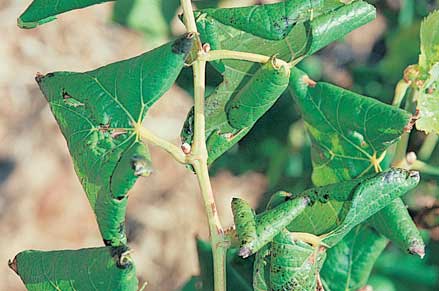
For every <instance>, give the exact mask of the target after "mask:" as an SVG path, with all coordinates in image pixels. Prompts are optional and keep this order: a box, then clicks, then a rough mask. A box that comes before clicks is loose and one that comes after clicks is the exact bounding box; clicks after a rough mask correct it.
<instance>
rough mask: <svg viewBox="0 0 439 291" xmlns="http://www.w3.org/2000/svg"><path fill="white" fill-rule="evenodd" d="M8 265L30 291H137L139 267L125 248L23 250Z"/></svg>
mask: <svg viewBox="0 0 439 291" xmlns="http://www.w3.org/2000/svg"><path fill="white" fill-rule="evenodd" d="M9 266H10V267H11V268H12V269H13V270H14V271H15V272H16V273H17V274H18V275H19V276H20V277H21V279H22V280H23V283H24V284H25V285H26V288H27V290H29V291H60V290H62V291H90V290H113V291H117V290H120V291H122V290H124V291H136V290H137V285H138V281H137V278H136V268H135V266H134V262H133V260H132V259H131V257H130V255H129V249H128V248H127V247H125V246H120V247H101V248H90V249H80V250H64V251H50V252H42V251H24V252H21V253H19V254H18V255H17V256H16V257H15V258H14V260H13V261H12V262H10V264H9Z"/></svg>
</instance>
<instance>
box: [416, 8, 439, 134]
mask: <svg viewBox="0 0 439 291" xmlns="http://www.w3.org/2000/svg"><path fill="white" fill-rule="evenodd" d="M438 15H439V14H438ZM438 48H439V45H438ZM438 54H439V52H438ZM438 58H439V57H438ZM417 101H418V103H417V110H418V111H419V120H418V121H416V128H417V129H418V130H422V131H425V132H426V133H427V134H428V133H434V134H439V62H438V63H436V64H435V65H433V66H432V67H431V69H430V71H429V72H428V78H427V80H426V81H425V82H424V85H423V88H420V92H419V96H418V100H417Z"/></svg>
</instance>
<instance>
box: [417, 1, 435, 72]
mask: <svg viewBox="0 0 439 291" xmlns="http://www.w3.org/2000/svg"><path fill="white" fill-rule="evenodd" d="M438 27H439V10H436V11H434V12H432V13H430V14H429V15H428V16H427V17H426V18H425V19H424V21H423V22H422V24H421V32H420V34H421V55H420V56H419V65H420V66H421V68H423V69H424V70H425V71H429V70H430V69H431V67H432V66H433V65H434V64H436V63H439V31H438V29H437V28H438Z"/></svg>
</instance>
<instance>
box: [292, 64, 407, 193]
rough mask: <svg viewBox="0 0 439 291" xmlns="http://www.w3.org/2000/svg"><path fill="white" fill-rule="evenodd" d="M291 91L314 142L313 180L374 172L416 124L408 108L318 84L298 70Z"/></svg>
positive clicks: (322, 181)
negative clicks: (409, 126) (410, 123)
mask: <svg viewBox="0 0 439 291" xmlns="http://www.w3.org/2000/svg"><path fill="white" fill-rule="evenodd" d="M290 80H291V83H290V88H291V90H292V92H293V94H294V96H295V100H296V102H297V104H298V106H299V108H300V111H301V112H302V117H303V119H304V121H305V126H306V128H307V130H308V133H309V135H310V138H311V142H312V152H311V158H312V161H313V167H314V170H313V176H312V179H313V182H314V184H315V185H326V184H328V183H335V182H339V181H344V180H350V179H352V178H354V177H359V176H362V175H364V174H365V173H367V172H369V170H371V169H373V168H374V166H376V167H378V165H379V164H378V163H377V162H374V161H375V160H376V159H378V158H379V157H380V156H381V155H382V154H383V153H384V152H385V151H386V149H387V148H388V147H389V146H390V145H391V144H393V143H395V142H396V141H397V140H398V139H399V137H400V136H401V134H402V133H403V129H404V127H405V126H406V125H407V124H408V123H409V121H410V114H409V113H408V112H406V111H404V110H400V109H398V108H395V107H392V106H390V105H387V104H384V103H381V102H379V101H377V100H375V99H373V98H368V97H364V96H361V95H359V94H356V93H354V92H351V91H348V90H345V89H343V88H340V87H337V86H334V85H331V84H328V83H323V82H318V83H316V84H314V83H312V82H311V83H310V81H308V80H309V77H308V76H307V75H306V74H304V73H303V72H301V71H300V70H298V69H294V70H293V71H292V74H291V78H290Z"/></svg>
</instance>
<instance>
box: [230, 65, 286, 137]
mask: <svg viewBox="0 0 439 291" xmlns="http://www.w3.org/2000/svg"><path fill="white" fill-rule="evenodd" d="M274 62H275V58H273V59H272V60H271V62H269V63H267V64H265V65H263V66H262V67H261V69H259V70H258V71H257V72H256V74H255V75H254V76H253V77H252V78H251V79H250V80H249V82H248V83H247V84H246V85H245V86H244V87H243V88H242V89H241V90H240V91H239V93H236V94H235V95H234V96H233V97H232V98H231V99H230V100H229V102H227V104H226V108H225V109H226V112H227V117H228V121H229V123H230V125H231V126H232V127H234V128H236V129H243V128H245V127H252V126H253V125H254V123H255V121H257V120H258V119H259V118H261V116H262V115H263V114H264V113H265V112H266V111H268V110H269V109H270V108H271V107H272V106H273V104H274V103H275V102H276V101H277V99H278V98H279V97H280V96H281V95H282V93H283V92H284V91H285V89H286V88H287V86H288V80H289V77H290V70H289V68H287V67H285V66H281V67H279V68H277V67H276V65H275V63H274Z"/></svg>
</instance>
